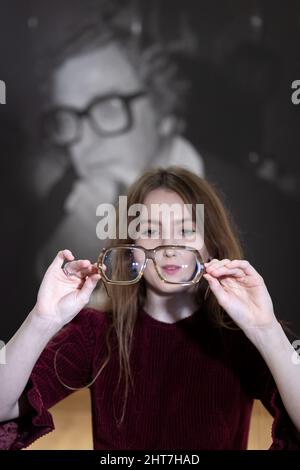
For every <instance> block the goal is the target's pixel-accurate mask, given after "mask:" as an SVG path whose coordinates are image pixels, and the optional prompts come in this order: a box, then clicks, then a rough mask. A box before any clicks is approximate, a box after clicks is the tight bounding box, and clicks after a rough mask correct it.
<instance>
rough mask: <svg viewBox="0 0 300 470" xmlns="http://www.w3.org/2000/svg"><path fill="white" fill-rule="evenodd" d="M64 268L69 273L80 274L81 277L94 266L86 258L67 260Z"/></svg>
mask: <svg viewBox="0 0 300 470" xmlns="http://www.w3.org/2000/svg"><path fill="white" fill-rule="evenodd" d="M64 268H65V270H67V271H68V272H69V273H70V274H81V277H86V276H87V274H84V273H89V272H91V271H92V270H93V269H94V268H93V265H92V264H91V262H90V261H89V260H88V259H85V260H75V261H69V262H67V263H66V264H65V265H64Z"/></svg>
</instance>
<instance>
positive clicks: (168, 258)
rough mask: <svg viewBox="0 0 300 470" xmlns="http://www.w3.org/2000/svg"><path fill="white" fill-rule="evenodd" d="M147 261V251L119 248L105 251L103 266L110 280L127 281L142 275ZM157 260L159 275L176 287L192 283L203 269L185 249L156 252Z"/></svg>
mask: <svg viewBox="0 0 300 470" xmlns="http://www.w3.org/2000/svg"><path fill="white" fill-rule="evenodd" d="M145 260H146V256H145V252H144V251H143V250H142V249H140V248H136V247H129V248H126V247H117V248H112V249H109V250H107V251H106V253H105V255H104V257H103V259H102V263H103V264H104V265H105V266H106V270H105V275H106V277H107V279H108V280H109V281H113V282H127V281H134V280H136V279H137V278H138V277H139V276H140V274H141V272H142V269H143V266H144V263H145ZM155 261H156V267H157V270H158V272H159V274H160V276H161V277H162V278H163V279H164V280H165V281H167V282H169V283H174V284H178V283H181V282H190V281H192V280H193V279H194V278H195V277H196V276H197V274H198V273H199V272H201V270H202V265H201V264H200V262H199V260H198V258H197V256H196V253H195V252H194V251H190V250H185V249H182V248H175V249H174V248H165V247H162V248H160V249H157V250H156V253H155Z"/></svg>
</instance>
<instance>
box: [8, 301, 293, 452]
mask: <svg viewBox="0 0 300 470" xmlns="http://www.w3.org/2000/svg"><path fill="white" fill-rule="evenodd" d="M108 324H109V316H108V315H107V314H106V313H105V312H101V311H98V310H95V309H91V308H86V309H83V310H82V311H81V312H80V313H79V314H78V315H77V316H76V317H75V318H74V319H73V320H72V321H71V322H70V323H69V324H68V325H66V326H65V327H64V328H63V329H62V330H61V331H60V332H59V333H58V334H57V335H55V336H54V337H53V338H52V339H51V341H50V342H49V343H48V345H47V346H46V348H45V349H44V351H43V352H42V354H41V356H40V358H39V359H38V361H37V363H36V364H35V366H34V369H33V371H32V373H31V376H30V380H29V381H28V384H27V386H26V389H25V391H24V393H25V394H26V396H27V400H28V405H29V406H28V411H27V412H26V414H25V415H24V416H21V417H20V418H18V419H15V420H11V421H8V422H5V423H0V448H1V449H21V448H24V447H27V446H28V445H30V444H31V443H32V442H33V441H34V440H35V439H37V438H40V437H41V436H43V435H44V434H46V433H48V432H50V431H52V430H53V429H54V424H53V419H52V416H51V413H50V412H49V408H51V407H52V406H53V405H55V404H56V403H57V402H59V401H60V400H62V399H63V398H65V397H66V396H67V395H69V394H70V393H72V391H71V390H69V389H68V388H66V387H65V386H64V385H63V384H62V383H61V382H60V381H59V379H58V377H57V375H56V373H55V370H54V355H55V353H56V351H57V350H58V349H59V352H58V354H57V369H58V373H59V377H60V379H61V380H62V381H63V382H64V383H66V384H68V385H69V386H70V387H84V386H85V385H87V384H88V383H89V382H90V381H91V380H92V379H93V377H95V375H96V373H97V372H98V370H99V368H100V367H101V365H102V364H103V361H104V360H105V358H106V354H107V349H106V341H105V333H106V331H107V327H108ZM131 369H132V375H133V387H131V386H130V388H129V394H128V400H127V404H126V410H125V417H124V421H123V422H122V424H121V425H120V424H119V425H118V419H119V418H120V417H121V414H122V410H123V400H124V381H121V384H120V385H119V387H118V378H119V355H118V344H117V339H116V336H115V334H114V335H113V338H112V351H111V359H110V361H109V363H108V365H107V366H106V367H105V368H104V369H103V371H102V373H101V374H100V375H99V377H98V379H97V380H96V381H95V383H94V384H93V385H92V386H91V387H90V393H91V407H92V424H93V441H94V449H104V450H119V449H121V450H139V449H143V450H169V451H175V450H202V449H203V450H223V449H231V450H241V449H246V448H247V440H248V433H249V423H250V417H251V411H252V405H253V400H254V399H259V400H261V401H262V403H263V404H264V405H265V407H266V408H267V409H268V410H269V411H270V413H271V414H272V415H273V417H274V423H273V426H272V430H271V429H270V435H271V433H272V445H271V447H270V449H271V450H274V449H276V450H282V449H298V450H299V449H300V436H299V433H297V430H296V428H295V427H294V425H293V423H292V421H291V420H290V418H289V416H288V414H287V412H286V410H285V408H284V406H283V403H282V401H281V398H280V395H279V393H278V390H277V388H276V385H275V382H274V380H273V378H272V376H271V374H270V372H269V369H268V368H267V366H266V364H265V362H264V360H263V359H262V357H261V356H260V354H259V352H258V351H257V350H256V348H255V347H254V346H253V345H252V344H251V342H250V341H249V340H248V339H247V338H246V336H245V335H244V333H243V332H242V331H241V330H239V331H234V330H229V329H225V328H219V327H214V326H213V325H212V324H211V322H210V321H209V317H208V315H207V314H206V313H205V312H204V311H203V310H202V309H198V310H197V311H195V312H194V313H193V314H192V315H191V316H189V317H186V318H184V319H182V320H179V321H176V322H175V323H165V322H162V321H160V320H157V319H155V318H154V317H153V316H151V315H150V314H149V313H147V312H146V311H145V310H144V309H141V310H140V311H139V312H138V316H137V321H136V324H135V327H134V335H133V344H132V353H131Z"/></svg>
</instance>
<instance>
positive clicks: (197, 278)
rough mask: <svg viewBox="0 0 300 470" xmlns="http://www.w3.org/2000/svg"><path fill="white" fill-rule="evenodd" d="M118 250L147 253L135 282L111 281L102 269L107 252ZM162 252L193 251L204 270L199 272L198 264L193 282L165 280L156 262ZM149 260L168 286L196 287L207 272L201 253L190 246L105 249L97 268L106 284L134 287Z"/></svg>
mask: <svg viewBox="0 0 300 470" xmlns="http://www.w3.org/2000/svg"><path fill="white" fill-rule="evenodd" d="M117 248H139V249H141V250H142V251H144V253H145V261H144V263H143V266H142V268H141V270H140V273H139V275H138V277H137V278H136V279H134V280H133V281H111V280H109V279H108V278H107V276H106V274H105V270H104V269H103V268H102V266H101V263H102V259H103V257H104V255H105V252H106V251H109V250H113V249H117ZM158 249H159V250H161V249H184V250H187V251H193V252H194V253H195V254H196V258H197V261H198V262H199V263H200V267H202V269H200V270H199V264H197V268H198V272H197V274H196V275H195V276H194V278H193V280H192V281H186V282H171V281H167V280H166V279H164V277H163V276H162V275H161V274H160V272H159V270H158V267H157V262H156V259H155V254H156V251H157V250H158ZM149 259H152V261H153V264H154V267H155V271H156V273H157V274H158V276H159V278H160V279H161V280H162V281H163V282H165V283H167V284H173V285H176V284H177V285H189V286H190V285H195V284H197V283H198V282H199V281H200V279H201V278H202V276H203V273H204V272H205V266H204V261H203V259H202V257H201V255H200V253H199V251H198V250H196V248H193V247H190V246H186V245H159V246H156V247H155V248H145V247H143V246H141V245H135V244H123V245H118V246H113V247H110V248H103V249H102V251H101V253H100V255H99V256H98V260H97V268H98V271H99V273H100V275H101V279H102V280H103V282H104V283H106V284H111V285H112V284H113V285H119V286H122V285H123V286H125V285H126V286H128V285H132V284H137V283H138V282H139V281H140V280H141V278H142V276H143V275H144V271H145V269H146V267H147V262H148V260H149Z"/></svg>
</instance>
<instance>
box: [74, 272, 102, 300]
mask: <svg viewBox="0 0 300 470" xmlns="http://www.w3.org/2000/svg"><path fill="white" fill-rule="evenodd" d="M100 278H101V276H100V274H93V275H92V276H89V277H87V278H86V280H85V282H84V284H83V286H82V288H81V289H80V291H79V292H78V294H77V300H78V301H79V303H80V304H81V305H82V306H84V305H86V304H87V303H88V301H89V300H90V297H91V294H92V292H93V290H94V289H95V287H96V285H97V282H98V281H99V280H100Z"/></svg>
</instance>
